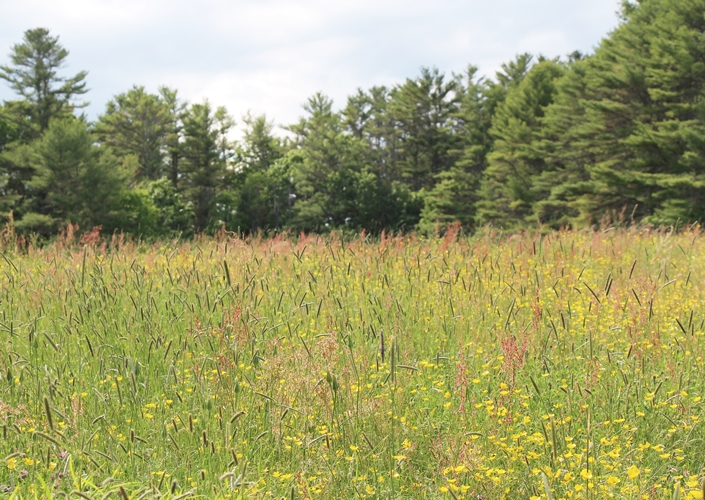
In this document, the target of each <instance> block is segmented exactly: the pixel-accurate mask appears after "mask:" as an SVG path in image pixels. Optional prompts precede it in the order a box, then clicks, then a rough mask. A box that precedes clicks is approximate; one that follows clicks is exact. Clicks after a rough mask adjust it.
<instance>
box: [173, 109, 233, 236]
mask: <svg viewBox="0 0 705 500" xmlns="http://www.w3.org/2000/svg"><path fill="white" fill-rule="evenodd" d="M233 125H234V123H233V121H232V119H231V118H230V117H229V116H228V113H227V110H226V109H225V108H223V107H220V108H217V109H216V110H213V108H212V107H211V105H210V104H209V103H208V101H205V102H203V103H201V104H193V105H191V106H190V107H189V109H188V110H187V111H186V113H185V114H184V116H183V144H181V148H180V150H181V154H182V155H183V159H184V162H185V165H184V173H183V183H182V180H181V177H180V178H179V186H180V188H182V189H183V190H184V193H185V196H186V199H188V200H189V201H190V202H191V204H192V207H193V213H194V217H195V220H194V230H195V231H196V232H197V233H198V232H202V231H205V230H206V229H207V228H208V227H209V224H210V223H211V210H212V209H213V207H214V204H215V201H216V195H217V194H218V191H219V189H220V188H222V186H223V178H224V176H225V175H226V166H227V163H228V160H229V159H230V158H231V156H232V151H231V144H230V142H229V140H228V132H229V131H230V129H231V128H232V127H233ZM211 229H215V228H211Z"/></svg>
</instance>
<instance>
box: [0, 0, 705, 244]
mask: <svg viewBox="0 0 705 500" xmlns="http://www.w3.org/2000/svg"><path fill="white" fill-rule="evenodd" d="M703 12H705V0H641V1H639V2H638V3H628V2H625V3H623V5H622V9H621V13H620V18H621V22H620V24H619V26H618V27H617V28H615V29H614V30H613V31H612V32H611V33H609V34H608V35H607V36H606V37H605V38H604V39H603V40H602V41H601V42H600V44H599V45H598V46H597V48H596V49H595V51H594V53H592V54H580V53H578V52H574V53H572V54H568V55H566V56H565V57H561V58H555V59H547V58H545V57H543V56H541V55H540V54H537V55H531V54H520V55H518V56H516V57H515V58H514V59H513V60H511V61H509V62H507V63H506V64H504V65H502V67H501V69H500V70H499V71H498V72H497V73H496V74H495V75H493V76H492V77H486V76H485V77H483V76H481V75H480V73H479V70H478V68H476V67H474V66H468V69H467V70H466V71H465V72H464V73H463V74H451V75H447V74H444V73H442V72H441V71H440V70H438V69H436V68H422V69H421V70H420V72H419V74H418V76H416V77H414V78H408V79H406V80H405V81H403V82H400V83H399V84H397V85H393V86H390V87H383V86H375V87H372V88H370V89H367V90H365V89H358V90H357V92H355V93H354V94H353V95H351V96H350V97H349V98H348V99H347V102H345V103H342V107H341V108H337V107H336V105H335V103H334V102H333V101H332V100H331V99H330V98H328V97H327V96H326V95H325V94H324V93H316V94H314V95H313V96H312V97H311V98H310V99H308V101H307V102H306V103H304V105H303V114H302V117H301V118H300V119H299V121H298V122H297V123H294V124H290V125H288V126H286V127H282V128H283V130H284V132H283V133H278V132H277V130H278V129H277V127H275V125H274V123H273V122H271V121H270V119H268V118H267V117H266V116H263V115H256V114H252V113H250V112H247V113H245V114H244V115H243V117H242V120H241V124H242V128H241V130H242V133H241V134H240V135H239V137H238V138H237V139H234V137H235V135H234V134H233V131H234V130H235V127H236V123H235V120H234V119H233V118H232V117H231V115H230V114H229V112H228V111H227V110H226V109H225V108H223V107H218V106H215V105H212V104H211V103H209V102H208V101H203V102H196V103H189V102H185V101H183V100H181V99H180V98H179V96H178V94H177V91H176V90H174V89H170V88H167V87H162V88H159V89H157V92H155V93H150V92H149V91H148V90H147V89H146V88H145V87H142V86H139V85H135V86H134V87H133V88H131V89H129V90H127V91H126V92H124V93H121V94H118V95H116V96H114V97H113V98H112V99H111V100H110V102H108V103H107V104H106V107H105V112H104V113H103V114H101V116H99V117H98V119H97V121H96V122H95V123H90V122H88V121H87V120H86V119H85V117H82V116H78V115H77V111H78V110H79V109H80V107H81V103H80V102H79V101H78V99H79V98H80V97H81V96H83V95H84V94H85V93H86V92H87V88H86V82H85V80H86V76H87V73H86V72H85V71H81V72H79V73H77V74H75V75H74V76H66V75H64V74H63V73H62V70H63V68H64V66H65V64H66V60H67V57H68V51H67V50H66V49H65V48H64V47H63V46H62V45H61V44H60V43H59V38H58V37H57V36H53V35H52V34H50V32H49V31H48V30H47V29H44V28H37V29H31V30H28V31H27V32H25V35H24V38H23V40H22V41H21V42H20V43H19V44H17V45H15V46H13V47H12V48H11V50H10V54H9V62H8V63H7V64H6V65H1V66H0V78H1V79H3V80H5V81H6V82H7V83H8V84H9V86H10V87H11V88H12V89H13V90H14V91H15V92H16V94H17V97H18V98H17V99H16V100H11V101H6V102H5V103H3V105H2V106H0V216H2V217H3V218H5V220H6V221H9V222H11V223H13V224H14V225H15V227H16V230H17V231H19V232H26V233H35V234H39V235H45V236H47V237H50V236H51V235H52V234H55V233H56V232H57V231H59V230H60V229H61V228H62V227H63V226H65V225H66V224H67V223H68V222H72V223H74V224H76V223H77V224H79V225H80V226H81V227H82V228H83V229H84V230H90V229H91V227H92V226H99V225H100V226H103V227H104V229H108V230H111V231H125V232H129V233H133V234H140V235H143V236H151V237H164V236H168V237H171V236H176V235H182V236H188V235H193V234H196V233H199V232H203V231H206V232H213V231H217V230H220V229H223V228H224V229H226V230H228V231H240V232H248V233H257V232H260V231H264V232H282V231H296V232H298V231H307V232H308V231H312V232H326V231H331V230H342V231H355V232H358V231H361V230H365V231H368V232H373V233H378V232H381V231H406V230H421V231H436V230H439V229H441V230H442V228H444V227H446V226H448V225H450V224H454V223H459V224H460V225H461V226H462V227H463V228H464V229H465V230H466V231H474V230H475V229H476V228H478V227H481V226H483V225H488V224H489V225H492V226H494V227H498V228H503V229H507V230H512V231H514V230H521V229H522V228H526V227H533V226H535V225H536V224H541V225H543V226H544V227H548V228H553V227H555V228H557V227H561V226H572V227H581V226H585V225H591V224H596V223H598V222H599V221H600V220H602V219H603V218H605V217H608V218H611V219H613V220H617V219H621V220H630V221H631V220H634V221H643V222H645V223H650V224H659V225H662V224H663V225H674V224H683V223H689V222H690V223H694V222H699V221H701V220H702V219H703V218H704V217H705V104H704V103H705V99H704V97H705V96H704V93H705V35H704V33H705V17H704V16H703Z"/></svg>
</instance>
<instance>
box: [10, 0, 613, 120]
mask: <svg viewBox="0 0 705 500" xmlns="http://www.w3.org/2000/svg"><path fill="white" fill-rule="evenodd" d="M617 9H618V2H617V0H568V1H566V0H494V1H492V2H490V1H486V0H435V1H433V2H431V1H427V0H425V1H420V0H383V1H380V0H336V1H334V2H333V1H323V0H237V1H229V0H206V1H202V2H191V1H185V0H169V1H167V0H120V1H117V0H3V1H2V2H0V63H2V64H5V63H7V62H8V59H9V58H8V54H9V51H10V47H12V45H14V44H15V43H17V42H18V40H20V39H21V38H22V34H23V33H24V31H25V30H27V29H30V28H34V27H38V26H42V27H46V28H49V29H50V30H51V31H52V33H55V34H58V35H60V40H61V43H62V45H63V46H64V47H66V48H67V49H68V50H69V51H70V57H69V58H68V61H69V67H67V68H66V72H67V74H69V73H70V74H74V73H76V72H78V71H81V70H84V69H85V70H89V75H88V78H87V83H88V87H89V88H90V89H91V91H90V92H89V93H88V94H87V95H86V96H85V97H86V100H88V101H90V103H91V104H90V105H89V106H88V107H87V108H86V112H87V114H88V115H89V117H90V118H93V119H94V118H95V117H97V115H99V114H101V113H103V112H104V107H105V103H106V102H107V101H108V100H109V99H110V98H111V97H112V96H114V95H115V94H118V93H121V92H124V91H125V90H126V89H128V88H130V87H131V86H132V85H133V84H137V85H144V86H146V88H147V89H148V90H150V91H156V89H157V87H158V86H159V85H168V86H170V87H174V88H178V89H179V91H180V93H181V95H182V97H184V98H186V99H188V100H191V101H197V100H200V99H201V98H203V97H208V98H209V99H210V100H211V102H213V103H216V104H218V105H225V106H226V107H227V108H228V110H229V111H230V112H231V113H232V114H233V115H234V116H235V117H236V118H238V117H239V116H240V115H241V114H242V113H245V112H246V111H247V110H251V111H252V112H254V113H258V114H259V113H266V114H267V116H268V117H270V118H271V119H273V120H274V121H275V122H276V123H278V124H288V123H292V122H294V121H295V120H296V118H297V117H298V116H300V115H302V113H303V111H302V109H301V104H302V103H304V102H305V101H306V99H307V98H308V97H309V96H310V95H311V94H312V93H314V92H316V91H319V90H320V91H324V92H325V93H326V94H328V95H329V96H330V97H332V98H333V99H334V101H335V103H336V105H337V106H336V107H342V106H343V105H344V104H345V98H346V96H348V95H350V94H352V93H354V91H355V89H356V88H358V87H362V88H368V87H370V86H372V85H392V84H394V83H397V82H399V81H403V80H404V79H405V78H407V77H409V76H410V75H415V74H417V73H418V71H419V68H420V67H422V66H427V67H431V66H435V67H438V68H439V69H440V70H442V71H445V72H461V71H463V70H464V68H465V67H466V66H467V65H468V64H474V65H477V66H479V68H480V73H481V74H487V75H491V74H493V73H494V71H495V70H497V69H499V67H500V65H501V64H502V63H503V62H506V61H507V60H510V59H512V58H513V57H514V56H515V55H516V54H518V53H523V52H531V53H534V54H538V53H541V54H544V55H546V56H548V57H555V56H563V55H565V54H567V53H570V52H572V51H574V50H580V51H582V52H588V53H589V52H591V51H592V50H593V48H594V47H595V46H596V45H597V44H598V43H599V41H600V39H601V38H602V37H604V36H606V35H607V33H608V32H609V31H610V30H611V29H613V28H614V27H615V26H616V25H617V22H618V18H617V15H616V11H617ZM12 98H14V95H13V93H12V91H11V90H10V89H9V88H8V87H7V86H6V85H2V86H0V101H2V100H7V99H12ZM238 121H241V120H238Z"/></svg>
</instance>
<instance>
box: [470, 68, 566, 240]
mask: <svg viewBox="0 0 705 500" xmlns="http://www.w3.org/2000/svg"><path fill="white" fill-rule="evenodd" d="M562 74H563V68H562V67H561V65H560V64H559V63H557V62H555V61H545V60H544V61H540V62H539V63H538V64H536V65H535V66H533V67H532V68H531V70H530V71H529V72H528V74H527V75H526V77H525V78H523V79H522V81H521V82H519V83H518V84H516V85H515V86H512V87H510V88H509V89H508V91H507V95H506V99H505V100H504V102H502V104H500V105H499V106H498V107H497V110H496V112H495V114H494V116H493V118H492V129H491V131H490V133H491V134H492V137H493V138H494V148H493V151H492V152H491V153H490V154H489V157H488V160H489V163H488V167H487V169H486V170H485V172H484V177H483V180H482V187H481V191H482V192H481V197H482V200H481V201H480V202H479V203H478V209H479V210H478V216H479V218H480V220H481V221H482V222H485V223H492V224H494V225H497V226H500V227H510V228H512V227H517V226H522V225H525V224H526V223H527V222H528V221H529V220H531V218H532V216H533V210H532V209H533V204H534V203H535V202H536V201H537V200H539V199H540V195H539V193H537V192H536V190H535V187H534V182H533V181H534V178H535V177H537V176H539V175H541V173H542V172H543V171H544V170H545V169H546V162H545V159H544V155H543V154H542V152H541V151H540V150H539V149H538V148H537V144H536V143H537V142H538V140H539V139H540V134H541V131H542V119H543V117H544V114H545V109H546V108H547V107H548V106H549V105H550V104H551V103H552V102H553V100H554V98H555V95H556V92H557V89H556V81H557V80H558V79H559V78H560V77H561V75H562Z"/></svg>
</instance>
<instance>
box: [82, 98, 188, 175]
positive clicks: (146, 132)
mask: <svg viewBox="0 0 705 500" xmlns="http://www.w3.org/2000/svg"><path fill="white" fill-rule="evenodd" d="M171 111H172V109H171V108H170V106H169V103H168V102H165V100H164V99H163V98H162V97H161V96H159V95H154V94H148V93H146V92H145V90H144V87H137V86H135V87H133V88H132V89H130V90H129V91H128V92H126V93H124V94H119V95H117V96H115V97H114V98H113V99H112V100H111V101H110V102H109V103H108V105H107V108H106V111H105V114H104V115H102V116H101V117H100V118H99V119H98V123H97V124H96V128H95V132H96V135H97V136H98V138H99V139H100V140H101V142H102V143H104V144H106V145H109V146H111V147H112V149H113V151H114V152H115V153H116V154H117V155H118V156H120V157H124V156H127V155H135V156H136V157H137V160H138V164H139V169H138V171H137V177H138V178H143V179H151V180H156V179H158V178H160V177H161V176H162V175H163V174H165V173H166V172H165V167H166V165H165V162H164V152H165V148H166V140H167V135H168V134H169V132H170V127H171V125H172V124H173V123H174V121H175V119H176V118H175V117H173V116H172V114H171Z"/></svg>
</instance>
